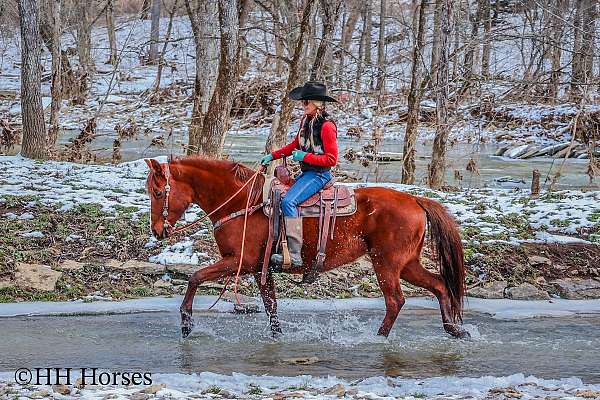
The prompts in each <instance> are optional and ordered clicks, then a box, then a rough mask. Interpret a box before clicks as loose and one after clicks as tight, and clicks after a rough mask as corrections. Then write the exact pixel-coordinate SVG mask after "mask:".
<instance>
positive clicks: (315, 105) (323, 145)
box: [261, 81, 338, 267]
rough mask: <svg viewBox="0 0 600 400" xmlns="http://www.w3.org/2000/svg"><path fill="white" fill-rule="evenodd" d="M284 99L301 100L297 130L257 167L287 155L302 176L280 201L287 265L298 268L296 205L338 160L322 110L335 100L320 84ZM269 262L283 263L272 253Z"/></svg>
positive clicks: (299, 247)
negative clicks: (326, 104)
mask: <svg viewBox="0 0 600 400" xmlns="http://www.w3.org/2000/svg"><path fill="white" fill-rule="evenodd" d="M288 97H289V98H290V99H292V100H300V101H302V107H303V109H304V116H303V117H302V119H301V120H300V130H299V131H298V134H297V135H296V137H295V138H294V140H293V141H292V142H291V143H290V144H288V145H287V146H284V147H282V148H281V149H279V150H275V151H274V152H272V153H271V154H268V155H266V156H265V157H263V158H262V160H261V164H262V165H268V164H269V163H270V162H271V161H273V160H277V159H279V158H281V157H287V156H290V155H291V156H292V157H293V158H294V160H296V161H299V162H300V169H301V170H302V173H301V174H300V175H299V176H298V177H297V178H296V182H295V183H294V185H292V187H291V188H290V190H288V192H287V193H286V194H285V197H284V198H283V199H282V200H281V210H282V212H283V215H284V220H285V231H286V235H287V238H288V248H289V251H290V260H291V264H292V266H294V267H300V266H302V255H301V250H302V217H300V215H299V213H298V205H300V204H302V203H303V202H304V201H305V200H306V199H308V198H309V197H310V196H312V195H313V194H315V193H317V192H319V191H320V190H321V189H322V188H323V186H325V184H327V182H329V181H330V180H331V171H330V170H331V167H333V166H335V165H336V163H337V159H338V146H337V127H336V125H335V122H333V120H331V119H330V117H329V114H327V112H326V111H325V102H337V100H335V99H334V98H332V97H329V96H327V88H326V87H325V85H324V84H322V83H319V82H312V81H309V82H306V83H305V84H304V86H300V87H297V88H295V89H294V90H292V91H291V92H290V93H289V94H288ZM271 261H273V262H274V263H276V264H283V255H281V254H273V256H272V257H271Z"/></svg>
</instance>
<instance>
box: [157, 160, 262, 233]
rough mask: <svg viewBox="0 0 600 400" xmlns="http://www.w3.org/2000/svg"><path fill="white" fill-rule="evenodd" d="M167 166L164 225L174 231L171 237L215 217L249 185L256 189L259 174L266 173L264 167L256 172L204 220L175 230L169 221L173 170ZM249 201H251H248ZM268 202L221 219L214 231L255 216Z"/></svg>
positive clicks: (215, 225)
mask: <svg viewBox="0 0 600 400" xmlns="http://www.w3.org/2000/svg"><path fill="white" fill-rule="evenodd" d="M164 165H165V171H164V174H165V179H166V183H165V200H164V202H163V211H162V216H163V223H164V225H163V226H164V227H165V228H166V229H168V228H171V229H173V232H172V233H171V235H176V234H179V233H181V232H184V231H187V230H188V229H191V228H193V227H195V226H198V225H200V223H202V222H203V221H205V220H206V219H208V218H209V217H210V216H211V215H213V214H214V213H216V212H217V211H219V210H220V209H221V208H223V206H225V204H227V203H229V202H230V201H231V200H232V199H233V198H234V197H235V196H237V195H238V194H239V193H240V192H241V191H242V190H243V189H244V188H245V187H246V186H248V184H250V183H252V186H253V187H254V182H255V180H256V177H257V176H258V174H260V173H262V172H263V171H264V167H262V166H261V167H260V168H259V169H258V170H257V171H256V172H254V174H253V175H252V176H251V177H250V179H248V181H246V183H244V185H242V187H240V188H239V189H238V190H237V192H235V193H234V194H233V195H231V197H229V198H228V199H227V200H225V201H224V202H223V203H222V204H221V205H220V206H218V207H217V208H215V209H214V210H212V211H211V212H210V213H208V214H206V215H205V216H203V217H202V218H200V219H198V220H196V221H194V222H190V223H189V224H187V225H183V226H179V227H177V228H175V227H174V226H173V225H171V223H170V222H169V220H168V216H169V194H170V192H171V183H170V177H171V170H170V168H169V163H166V164H164ZM248 200H249V199H248ZM266 204H267V202H263V203H260V204H257V205H255V206H252V207H248V205H246V208H244V209H243V210H239V211H235V212H233V213H231V214H229V215H227V216H225V217H223V218H221V219H219V220H218V221H216V222H215V223H214V224H213V229H214V230H217V229H218V228H220V227H221V226H223V224H225V223H226V222H228V221H230V220H232V219H234V218H237V217H240V216H242V215H251V214H253V213H254V212H255V211H256V210H259V209H260V208H262V207H263V206H264V205H266Z"/></svg>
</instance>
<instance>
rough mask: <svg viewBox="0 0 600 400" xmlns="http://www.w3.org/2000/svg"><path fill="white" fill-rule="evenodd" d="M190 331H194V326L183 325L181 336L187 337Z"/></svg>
mask: <svg viewBox="0 0 600 400" xmlns="http://www.w3.org/2000/svg"><path fill="white" fill-rule="evenodd" d="M190 333H192V328H191V327H189V326H182V327H181V337H182V338H184V339H185V338H186V337H188V336H189V335H190Z"/></svg>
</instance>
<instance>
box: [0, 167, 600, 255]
mask: <svg viewBox="0 0 600 400" xmlns="http://www.w3.org/2000/svg"><path fill="white" fill-rule="evenodd" d="M162 160H164V158H163V159H162ZM146 175H147V166H146V164H145V163H144V162H143V161H142V160H137V161H132V162H127V163H123V164H119V165H116V166H113V165H81V164H74V163H68V162H55V161H47V162H43V163H40V162H36V161H33V160H28V159H25V158H21V157H19V156H0V181H1V182H2V185H1V186H0V204H1V202H2V201H4V200H3V198H5V197H6V196H25V195H28V196H34V197H35V199H36V200H35V201H33V202H32V203H31V204H32V212H33V211H35V210H34V207H33V206H34V205H35V204H36V202H38V201H39V202H40V203H42V204H60V205H61V207H60V208H59V209H58V210H59V211H64V210H68V209H69V208H71V207H72V206H73V205H75V204H82V203H97V204H101V205H102V207H103V209H104V210H105V211H110V210H114V208H115V207H116V206H117V205H118V206H121V207H134V208H135V209H137V210H138V211H139V212H147V211H148V209H149V200H148V197H147V194H146V190H145V178H146ZM354 186H359V187H363V186H385V187H389V188H392V189H396V190H399V191H405V192H409V193H412V194H415V195H421V196H426V197H431V198H434V199H437V200H439V201H441V202H442V203H443V204H444V205H446V206H447V207H448V208H449V209H450V211H451V212H452V213H453V215H454V216H455V217H456V218H457V220H458V222H459V225H460V226H461V228H462V229H463V231H465V233H466V237H467V238H468V239H471V240H476V241H490V240H492V241H502V242H507V243H514V244H519V243H527V242H538V243H568V242H579V243H581V242H583V243H590V242H594V241H598V240H600V236H598V235H597V234H595V233H594V232H595V230H596V229H597V226H598V224H600V206H599V204H600V191H596V192H583V191H578V190H562V191H556V192H552V193H548V194H545V195H542V196H541V197H539V198H531V197H530V194H529V192H528V191H525V190H516V189H496V188H494V189H486V188H484V189H469V190H461V191H457V192H448V193H445V192H438V191H432V190H430V189H427V188H423V187H419V186H408V185H401V184H393V183H378V184H354ZM199 213H200V210H199V209H197V208H192V209H190V210H189V215H187V216H186V219H187V220H188V221H190V220H194V219H195V218H197V217H198V215H200V214H199ZM586 232H591V233H589V234H586ZM582 236H583V237H582ZM582 239H583V240H582ZM184 250H185V249H184ZM161 260H163V261H164V262H165V263H168V262H169V260H168V259H167V258H166V257H162V258H161Z"/></svg>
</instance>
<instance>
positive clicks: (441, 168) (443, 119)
mask: <svg viewBox="0 0 600 400" xmlns="http://www.w3.org/2000/svg"><path fill="white" fill-rule="evenodd" d="M453 6H454V5H453V0H444V5H443V12H442V15H441V18H440V52H439V59H438V66H437V79H436V82H437V85H436V93H435V102H436V133H435V139H434V141H433V151H432V153H431V163H430V164H429V179H428V181H429V186H430V187H431V188H433V189H439V188H441V186H442V184H443V183H444V173H445V171H446V165H445V163H446V141H447V140H448V134H449V133H450V127H449V124H448V76H449V73H448V55H449V53H450V34H451V32H452V8H453Z"/></svg>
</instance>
